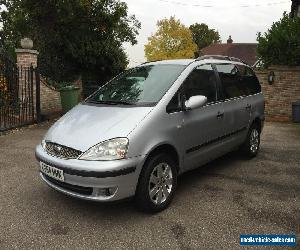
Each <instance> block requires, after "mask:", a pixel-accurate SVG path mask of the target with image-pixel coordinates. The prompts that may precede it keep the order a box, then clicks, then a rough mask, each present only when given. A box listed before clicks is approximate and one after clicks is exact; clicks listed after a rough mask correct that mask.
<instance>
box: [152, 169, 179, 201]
mask: <svg viewBox="0 0 300 250" xmlns="http://www.w3.org/2000/svg"><path fill="white" fill-rule="evenodd" d="M172 188H173V174H172V168H171V167H170V166H169V165H168V164H167V163H160V164H158V165H157V166H156V167H154V169H153V171H152V172H151V175H150V180H149V188H148V190H149V197H150V199H151V201H152V202H153V203H154V204H156V205H160V204H162V203H163V202H165V201H166V200H167V198H168V197H169V195H170V194H171V192H172Z"/></svg>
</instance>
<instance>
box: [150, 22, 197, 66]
mask: <svg viewBox="0 0 300 250" xmlns="http://www.w3.org/2000/svg"><path fill="white" fill-rule="evenodd" d="M157 27H158V30H157V31H156V33H155V34H154V35H152V36H151V37H149V38H148V44H147V45H145V55H146V58H147V60H148V61H155V60H165V59H180V58H193V57H194V52H195V51H196V50H197V46H196V44H195V43H194V42H193V39H192V34H191V31H190V30H189V29H188V28H187V27H186V26H184V25H183V24H182V23H181V22H180V20H176V19H175V17H170V19H163V20H160V21H158V22H157Z"/></svg>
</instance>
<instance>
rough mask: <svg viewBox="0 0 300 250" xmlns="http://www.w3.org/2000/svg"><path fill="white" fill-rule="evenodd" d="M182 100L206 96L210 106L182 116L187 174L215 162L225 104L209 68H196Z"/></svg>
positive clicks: (208, 65) (182, 91) (188, 80)
mask: <svg viewBox="0 0 300 250" xmlns="http://www.w3.org/2000/svg"><path fill="white" fill-rule="evenodd" d="M179 91H180V95H181V98H183V99H184V100H188V99H189V98H190V97H192V96H196V95H203V96H206V97H207V103H206V105H204V106H203V107H200V108H197V109H193V110H189V111H183V112H180V113H179V114H178V115H179V116H180V118H181V119H182V123H183V124H182V128H181V129H180V130H179V134H178V136H180V137H181V141H182V143H183V145H182V149H183V150H184V152H183V153H184V155H185V157H184V168H185V170H188V169H192V168H196V167H199V166H200V165H202V164H203V163H205V162H207V161H209V160H210V159H212V158H214V152H213V150H212V149H213V148H215V147H216V144H215V142H216V141H217V139H218V138H219V137H220V136H221V134H222V116H223V113H224V112H223V107H222V103H218V101H217V100H218V96H217V81H216V74H215V71H214V70H213V68H212V66H211V65H210V64H205V65H200V66H198V67H197V68H195V69H194V70H193V71H192V72H191V74H190V75H189V76H188V77H187V79H186V80H185V81H184V83H183V85H182V86H181V88H180V90H179Z"/></svg>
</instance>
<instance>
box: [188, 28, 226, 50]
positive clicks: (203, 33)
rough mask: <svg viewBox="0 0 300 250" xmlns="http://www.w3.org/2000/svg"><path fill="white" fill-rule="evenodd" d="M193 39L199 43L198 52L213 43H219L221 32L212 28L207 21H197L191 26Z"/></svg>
mask: <svg viewBox="0 0 300 250" xmlns="http://www.w3.org/2000/svg"><path fill="white" fill-rule="evenodd" d="M190 30H191V32H192V37H193V41H194V42H195V43H196V44H197V47H198V52H201V50H202V49H203V48H205V47H207V46H209V45H211V44H213V43H219V42H221V40H220V34H219V32H218V31H216V30H214V29H210V28H209V27H208V26H207V25H206V24H205V23H201V24H199V23H195V24H193V25H191V26H190Z"/></svg>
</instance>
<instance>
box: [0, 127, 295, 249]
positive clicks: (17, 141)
mask: <svg viewBox="0 0 300 250" xmlns="http://www.w3.org/2000/svg"><path fill="white" fill-rule="evenodd" d="M48 127H49V124H42V125H38V126H32V127H29V128H25V129H23V130H21V131H14V132H13V133H9V134H7V135H2V136H0V188H1V189H0V190H1V193H0V249H240V248H241V247H240V246H239V235H240V234H272V233H273V234H284V233H286V234H288V233H295V232H298V239H299V237H300V126H299V125H298V126H297V125H295V124H279V123H278V124H276V123H267V124H266V125H265V128H264V131H263V135H262V147H261V152H260V153H259V155H258V156H257V158H255V159H252V160H246V159H244V158H242V157H241V156H239V155H237V154H234V153H231V154H229V155H226V156H225V157H223V158H221V159H218V160H216V161H214V162H212V163H210V164H208V165H206V166H204V167H202V168H199V169H197V170H195V171H192V172H189V173H186V174H184V175H183V176H182V177H180V179H179V183H178V190H177V193H176V196H175V199H174V201H173V203H172V205H171V207H170V208H169V209H167V210H165V211H163V212H162V213H160V214H156V215H147V214H143V213H140V212H137V211H136V210H135V208H134V206H133V205H132V203H131V202H130V201H127V202H122V203H115V204H108V205H103V204H98V203H91V202H85V201H81V200H76V199H73V198H69V197H66V196H64V195H62V194H60V193H57V192H55V191H53V190H51V189H50V188H48V187H47V186H46V185H45V184H44V183H42V181H41V180H40V178H39V176H38V165H37V162H36V160H35V157H34V148H35V145H36V144H38V143H39V142H40V140H41V138H42V136H43V135H44V134H45V132H46V130H47V129H48ZM264 249H265V248H264ZM279 249H282V248H279ZM285 249H287V248H285Z"/></svg>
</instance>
